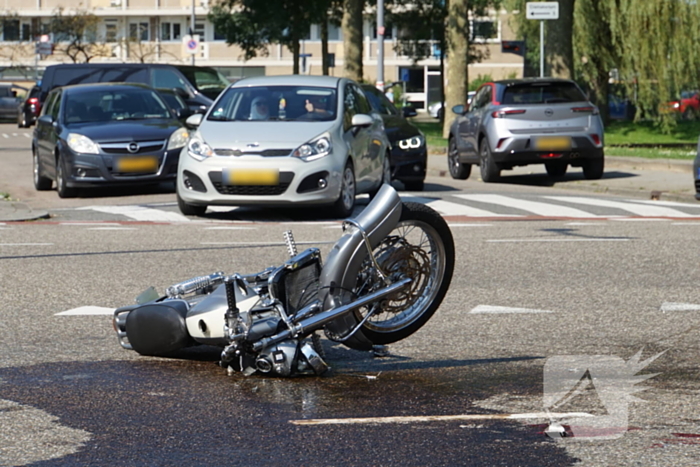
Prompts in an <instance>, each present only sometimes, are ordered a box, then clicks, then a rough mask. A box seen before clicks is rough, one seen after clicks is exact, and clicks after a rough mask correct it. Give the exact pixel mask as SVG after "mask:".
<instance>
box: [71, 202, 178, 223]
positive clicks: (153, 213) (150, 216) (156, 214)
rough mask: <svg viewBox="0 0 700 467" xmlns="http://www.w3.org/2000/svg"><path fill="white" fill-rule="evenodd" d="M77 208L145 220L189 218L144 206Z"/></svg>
mask: <svg viewBox="0 0 700 467" xmlns="http://www.w3.org/2000/svg"><path fill="white" fill-rule="evenodd" d="M78 210H91V211H97V212H104V213H107V214H120V215H122V216H126V217H128V218H130V219H134V220H137V221H146V222H190V219H189V218H187V217H185V216H183V215H182V214H179V213H177V212H171V211H162V210H160V209H152V208H147V207H145V206H137V205H131V206H85V207H82V208H78Z"/></svg>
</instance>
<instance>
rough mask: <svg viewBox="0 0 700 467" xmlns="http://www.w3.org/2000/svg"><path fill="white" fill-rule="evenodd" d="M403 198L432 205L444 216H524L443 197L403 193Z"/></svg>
mask: <svg viewBox="0 0 700 467" xmlns="http://www.w3.org/2000/svg"><path fill="white" fill-rule="evenodd" d="M401 199H402V200H404V201H412V202H414V203H421V204H425V205H427V206H430V207H431V208H433V209H435V210H436V211H437V212H439V213H440V214H442V215H443V216H469V217H522V216H519V215H512V214H497V213H494V212H491V211H486V210H484V209H479V208H474V207H471V206H466V205H464V204H459V203H452V202H450V201H445V200H442V199H432V198H423V197H420V196H411V195H408V194H401Z"/></svg>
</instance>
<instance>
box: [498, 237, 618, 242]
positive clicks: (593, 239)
mask: <svg viewBox="0 0 700 467" xmlns="http://www.w3.org/2000/svg"><path fill="white" fill-rule="evenodd" d="M629 240H630V239H629V238H561V237H551V238H549V237H548V238H501V239H490V240H486V242H487V243H536V242H542V243H547V242H552V243H555V242H628V241H629Z"/></svg>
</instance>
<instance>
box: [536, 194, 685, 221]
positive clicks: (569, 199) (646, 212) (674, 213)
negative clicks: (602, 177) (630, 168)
mask: <svg viewBox="0 0 700 467" xmlns="http://www.w3.org/2000/svg"><path fill="white" fill-rule="evenodd" d="M544 198H548V199H553V200H555V201H562V202H564V203H574V204H584V205H587V206H599V207H604V208H615V209H622V210H623V211H627V212H631V213H632V214H636V215H638V216H656V217H697V216H695V215H692V214H687V213H685V212H682V211H679V210H677V209H671V208H669V207H664V206H657V205H647V204H641V203H633V202H631V201H628V202H625V201H613V200H608V199H597V198H584V197H581V196H545V197H544Z"/></svg>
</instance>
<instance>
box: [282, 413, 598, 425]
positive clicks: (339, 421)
mask: <svg viewBox="0 0 700 467" xmlns="http://www.w3.org/2000/svg"><path fill="white" fill-rule="evenodd" d="M573 417H593V415H591V414H589V413H586V412H566V413H559V412H533V413H511V414H507V413H491V414H465V415H423V416H420V415H419V416H405V417H367V418H310V419H306V420H290V421H289V423H291V424H292V425H362V424H380V423H381V424H383V423H417V422H451V421H458V420H531V419H545V420H549V419H550V418H573Z"/></svg>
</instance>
